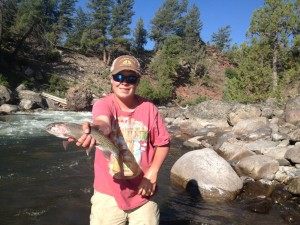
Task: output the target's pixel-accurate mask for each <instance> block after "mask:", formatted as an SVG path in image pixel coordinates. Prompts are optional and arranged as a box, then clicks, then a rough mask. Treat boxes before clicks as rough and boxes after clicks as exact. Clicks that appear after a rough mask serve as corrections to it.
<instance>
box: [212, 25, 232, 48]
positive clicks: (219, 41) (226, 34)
mask: <svg viewBox="0 0 300 225" xmlns="http://www.w3.org/2000/svg"><path fill="white" fill-rule="evenodd" d="M230 29H231V27H230V25H227V26H225V27H221V28H220V29H219V30H218V33H213V34H212V36H211V42H212V43H213V44H214V45H215V46H216V47H217V49H218V50H219V51H221V52H223V51H224V50H228V49H229V48H230V42H231V38H230V33H231V30H230Z"/></svg>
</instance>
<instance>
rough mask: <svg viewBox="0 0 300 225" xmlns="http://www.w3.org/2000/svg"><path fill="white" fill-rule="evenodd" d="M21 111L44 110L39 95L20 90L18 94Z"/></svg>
mask: <svg viewBox="0 0 300 225" xmlns="http://www.w3.org/2000/svg"><path fill="white" fill-rule="evenodd" d="M18 96H19V99H20V103H21V104H20V108H21V109H25V110H28V109H36V108H44V105H43V99H42V96H41V95H40V94H39V93H36V92H34V91H30V90H20V91H19V92H18Z"/></svg>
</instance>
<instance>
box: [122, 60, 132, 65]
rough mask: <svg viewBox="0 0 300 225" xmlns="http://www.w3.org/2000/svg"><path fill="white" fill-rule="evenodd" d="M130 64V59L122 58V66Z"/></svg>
mask: <svg viewBox="0 0 300 225" xmlns="http://www.w3.org/2000/svg"><path fill="white" fill-rule="evenodd" d="M131 64H132V62H131V61H130V60H128V59H126V60H124V61H123V62H122V64H121V65H122V66H131Z"/></svg>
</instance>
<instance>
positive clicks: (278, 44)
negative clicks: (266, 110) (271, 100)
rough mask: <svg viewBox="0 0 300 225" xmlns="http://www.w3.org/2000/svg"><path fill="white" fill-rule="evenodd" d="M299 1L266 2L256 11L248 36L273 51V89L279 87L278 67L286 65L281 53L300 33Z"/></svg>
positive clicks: (277, 0)
mask: <svg viewBox="0 0 300 225" xmlns="http://www.w3.org/2000/svg"><path fill="white" fill-rule="evenodd" d="M299 24H300V17H299V1H290V0H289V1H286V0H265V1H264V7H263V8H259V9H257V10H256V11H254V13H253V16H252V19H251V23H250V28H249V30H248V32H247V33H248V35H249V36H252V37H256V38H257V40H259V42H261V43H262V44H264V45H266V46H268V47H269V48H270V50H271V58H270V59H271V60H272V69H273V74H272V88H273V91H276V88H277V85H278V81H279V79H278V73H279V72H280V71H279V70H280V68H279V67H278V65H280V64H282V63H284V62H283V61H284V59H283V58H282V54H281V52H285V50H284V49H285V48H286V47H287V46H288V45H289V44H290V43H291V42H292V40H293V38H294V36H295V34H298V33H299Z"/></svg>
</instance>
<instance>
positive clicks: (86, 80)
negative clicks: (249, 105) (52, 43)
mask: <svg viewBox="0 0 300 225" xmlns="http://www.w3.org/2000/svg"><path fill="white" fill-rule="evenodd" d="M58 54H59V57H57V58H59V60H53V61H52V62H49V61H47V60H43V59H39V57H35V58H32V57H31V56H30V55H27V56H23V57H22V58H21V59H19V60H8V59H7V57H3V58H2V59H1V62H0V63H1V65H2V73H3V74H11V73H13V74H15V79H14V85H13V86H15V87H16V86H18V85H19V84H20V83H21V82H22V83H24V81H25V83H27V84H28V83H30V86H31V88H32V89H35V90H40V91H41V90H45V88H47V86H48V85H49V80H50V79H51V76H55V77H57V78H58V79H59V80H61V82H60V83H62V81H66V82H67V83H68V85H70V86H71V87H74V86H84V87H86V88H88V89H89V90H91V91H92V93H93V94H94V96H95V97H100V96H102V95H103V94H105V93H109V92H110V90H111V88H110V81H109V67H108V66H106V65H105V64H104V63H103V62H102V61H101V60H100V57H96V56H87V55H83V54H80V53H78V52H76V51H73V50H70V49H66V48H59V49H58ZM148 55H151V54H148ZM140 61H142V67H143V71H144V72H143V74H144V76H148V77H150V79H151V71H150V70H149V69H148V65H149V62H150V61H151V57H145V58H143V59H140ZM208 62H209V63H208V64H209V65H208V66H207V72H206V75H205V77H202V78H201V79H200V78H199V79H198V80H197V81H196V82H194V85H188V86H187V85H185V84H178V85H177V88H176V96H177V98H179V99H184V100H185V101H188V100H194V99H196V98H197V97H199V96H202V97H205V98H207V99H221V98H222V90H223V87H224V83H225V76H224V70H225V68H226V67H228V66H229V63H228V60H227V59H226V58H225V57H224V56H223V55H222V54H220V53H217V51H216V50H215V49H210V51H209V59H208ZM3 65H4V66H3ZM4 68H8V70H9V72H8V71H4V70H3V69H4ZM0 72H1V71H0ZM178 75H179V76H181V75H182V76H184V75H183V74H178ZM153 83H155V81H154V82H153ZM50 85H51V84H50ZM53 88H54V89H55V88H56V87H55V86H54V87H53V86H52V89H53Z"/></svg>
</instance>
